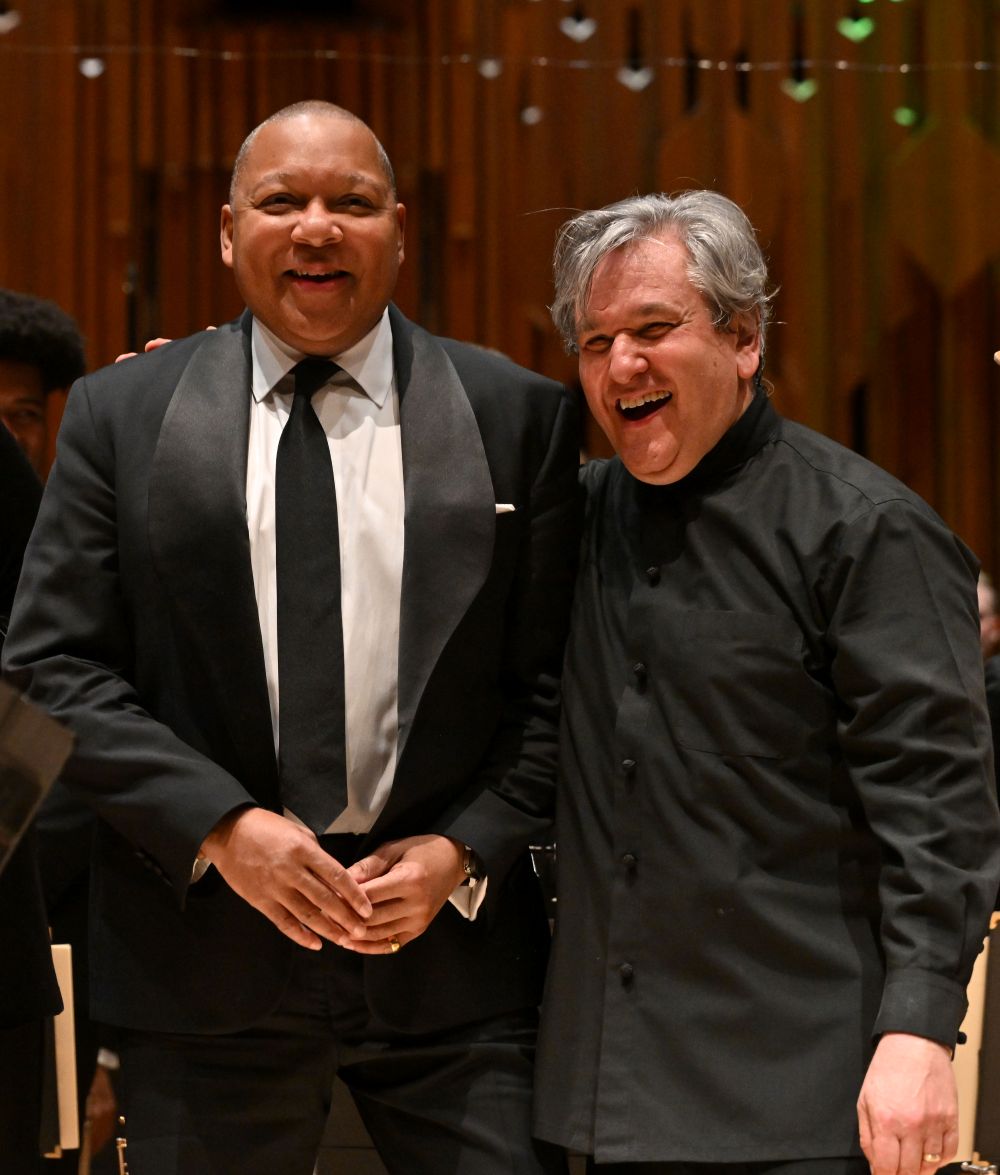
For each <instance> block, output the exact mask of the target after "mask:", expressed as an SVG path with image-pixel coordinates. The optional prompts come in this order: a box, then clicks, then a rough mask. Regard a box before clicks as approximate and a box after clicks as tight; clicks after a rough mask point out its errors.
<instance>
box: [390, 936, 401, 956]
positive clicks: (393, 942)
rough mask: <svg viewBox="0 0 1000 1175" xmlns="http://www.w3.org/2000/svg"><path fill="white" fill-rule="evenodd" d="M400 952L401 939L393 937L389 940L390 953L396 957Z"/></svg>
mask: <svg viewBox="0 0 1000 1175" xmlns="http://www.w3.org/2000/svg"><path fill="white" fill-rule="evenodd" d="M398 950H399V939H398V938H397V937H396V936H395V935H393V936H392V938H390V939H389V953H390V954H392V955H394V954H395V953H396V952H397V951H398Z"/></svg>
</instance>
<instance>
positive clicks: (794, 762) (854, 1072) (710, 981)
mask: <svg viewBox="0 0 1000 1175" xmlns="http://www.w3.org/2000/svg"><path fill="white" fill-rule="evenodd" d="M555 277H556V300H555V304H554V306H553V316H554V318H555V321H556V324H557V325H558V327H559V329H560V330H561V332H562V334H563V336H564V338H565V340H566V342H567V344H568V346H569V348H570V350H572V351H578V352H579V357H580V377H581V380H582V383H583V388H584V392H585V394H586V397H587V401H588V403H589V405H590V408H591V410H592V412H593V414H594V416H595V417H596V418H597V420H598V422H599V423H600V424H601V426H602V427H603V429H604V431H605V432H606V433H607V435H608V437H609V439H610V440H611V442H612V444H613V445H614V447H615V449H616V450H617V454H618V455H617V457H615V458H613V459H611V460H609V461H594V462H591V463H589V464H588V465H587V466H585V467H584V470H583V482H584V486H585V489H586V497H587V507H586V509H587V517H586V527H585V537H584V542H583V548H582V553H581V568H580V577H579V580H578V586H577V594H576V598H575V604H574V615H573V624H572V635H571V637H570V644H569V647H568V651H567V659H566V666H565V671H564V711H563V725H562V749H561V784H560V787H561V791H560V795H559V803H558V810H557V841H558V846H559V848H558V892H559V913H558V920H557V927H556V938H555V944H554V954H553V960H552V964H551V968H550V972H549V979H548V986H547V990H546V997H545V1002H544V1004H543V1009H544V1010H543V1027H542V1038H541V1042H540V1046H539V1066H538V1072H537V1093H536V1102H537V1109H536V1129H537V1132H538V1133H539V1135H540V1137H542V1138H545V1139H548V1140H551V1141H555V1142H559V1143H561V1144H562V1145H564V1146H568V1147H574V1148H576V1149H578V1150H581V1151H583V1152H584V1153H585V1154H587V1155H589V1156H590V1158H589V1164H590V1165H589V1169H590V1170H591V1171H594V1172H598V1173H600V1175H605V1173H607V1175H610V1173H611V1172H615V1173H624V1172H636V1173H637V1175H638V1173H640V1172H645V1173H647V1175H653V1173H654V1172H655V1173H657V1175H660V1173H664V1172H670V1173H671V1175H674V1173H676V1172H679V1171H688V1170H689V1169H690V1170H694V1169H697V1170H698V1171H705V1170H715V1169H716V1168H718V1170H719V1171H735V1170H737V1169H738V1170H739V1171H740V1173H741V1175H747V1173H749V1172H753V1173H754V1175H763V1173H765V1172H768V1173H769V1172H771V1171H772V1170H773V1171H777V1170H779V1169H780V1170H782V1171H783V1172H787V1173H790V1172H792V1171H793V1170H794V1172H795V1175H806V1173H808V1175H849V1173H853V1172H858V1173H860V1172H863V1171H866V1170H867V1167H868V1163H866V1162H865V1158H862V1153H863V1154H864V1156H866V1157H867V1159H868V1161H869V1162H870V1164H871V1167H872V1169H873V1170H874V1171H875V1173H876V1175H929V1173H930V1172H932V1171H933V1170H934V1169H935V1168H937V1167H938V1166H940V1165H941V1164H943V1163H945V1162H947V1161H948V1160H949V1159H950V1158H951V1157H952V1156H953V1155H954V1153H955V1150H956V1147H957V1114H956V1094H955V1085H954V1080H953V1077H952V1073H951V1068H950V1055H951V1051H952V1049H953V1047H954V1045H955V1043H956V1040H957V1039H958V1035H959V1024H960V1022H961V1020H962V1017H963V1013H964V1010H965V1006H966V1002H965V987H966V983H967V981H968V979H969V975H970V971H971V968H972V964H973V960H974V959H975V957H976V954H977V953H978V951H979V949H980V945H981V943H982V939H983V934H984V931H985V928H986V925H987V920H988V918H989V912H990V909H991V907H992V902H993V897H994V895H995V892H996V884H997V874H998V869H1000V835H998V834H1000V821H998V813H997V804H996V798H995V795H994V794H993V790H992V786H991V781H990V750H989V745H990V738H989V727H988V723H987V717H986V709H985V705H984V699H983V673H982V665H981V661H980V655H979V643H978V618H977V610H976V570H977V565H976V560H975V558H974V557H973V555H972V554H971V553H970V552H969V551H968V549H967V548H966V547H965V546H964V545H963V544H962V543H961V542H960V541H959V540H958V539H957V538H956V537H955V536H954V535H953V534H951V533H950V532H949V530H948V529H947V528H946V527H945V525H944V524H943V522H942V521H941V519H940V518H938V517H937V515H935V514H934V512H933V511H932V510H931V509H930V508H929V507H928V506H927V505H926V504H925V503H924V502H922V501H921V500H920V499H919V498H918V497H917V496H916V495H915V494H913V493H911V492H910V491H909V490H908V489H907V488H906V487H905V486H903V485H901V484H900V483H899V482H898V481H896V480H894V479H893V478H892V477H890V476H889V475H888V474H887V473H885V472H883V471H882V470H880V469H878V468H876V467H875V466H874V465H872V464H870V463H869V462H868V461H866V460H864V459H863V458H861V457H859V456H857V455H856V454H854V453H852V452H849V451H848V450H846V449H844V448H842V447H841V446H839V445H837V444H834V443H833V442H832V441H829V440H827V439H826V438H824V437H822V436H819V435H817V434H816V433H814V432H811V431H810V430H809V429H806V428H803V427H801V426H800V425H797V424H793V423H791V422H789V421H785V420H782V419H781V417H780V416H778V414H777V413H776V412H775V410H774V408H773V407H772V405H771V403H770V401H769V399H768V395H767V393H766V391H765V389H764V386H763V383H762V378H761V370H762V362H763V352H764V334H765V327H766V324H767V320H768V315H769V306H770V299H771V295H770V294H769V292H768V289H767V270H766V265H765V262H764V258H763V256H762V254H761V251H760V249H759V247H758V244H757V241H756V239H755V236H754V232H753V229H752V227H751V225H750V223H749V221H748V220H747V218H746V217H745V216H744V214H743V213H742V212H741V211H740V209H739V208H737V206H736V205H734V204H733V203H732V202H731V201H729V200H727V199H725V198H724V197H722V196H720V195H718V194H716V193H714V192H688V193H685V194H683V195H679V196H676V197H672V198H671V197H667V196H662V195H653V196H645V197H636V198H633V199H629V200H625V201H623V202H621V203H619V204H614V205H611V206H610V207H608V208H604V209H601V210H599V211H596V212H587V213H584V214H582V215H580V216H577V217H575V218H574V219H573V220H571V221H570V222H569V223H568V224H567V225H565V226H564V228H563V230H562V232H561V235H560V237H559V241H558V244H557V248H556V259H555ZM569 991H572V992H573V993H574V999H573V1001H572V1003H571V1002H570V1001H568V1000H566V999H565V998H560V996H561V994H562V993H566V992H569ZM859 1127H860V1129H859Z"/></svg>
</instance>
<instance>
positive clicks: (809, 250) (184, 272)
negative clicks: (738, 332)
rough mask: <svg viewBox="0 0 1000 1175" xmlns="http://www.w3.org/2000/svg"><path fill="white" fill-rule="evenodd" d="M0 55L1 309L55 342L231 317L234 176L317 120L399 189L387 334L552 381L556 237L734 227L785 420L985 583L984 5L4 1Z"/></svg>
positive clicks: (996, 239) (988, 44)
mask: <svg viewBox="0 0 1000 1175" xmlns="http://www.w3.org/2000/svg"><path fill="white" fill-rule="evenodd" d="M18 17H19V18H20V19H19V21H18ZM12 26H13V27H12ZM0 29H3V30H5V31H2V32H0V110H2V112H3V119H2V125H0V165H2V175H3V178H4V184H3V187H4V191H3V197H2V199H0V285H5V286H10V287H14V288H19V289H24V290H28V291H31V292H34V293H37V294H41V295H45V296H47V297H50V298H53V299H55V300H56V301H58V302H59V303H61V304H62V305H63V306H64V307H65V308H67V309H68V310H69V311H71V312H72V313H73V314H74V315H75V316H76V317H77V319H78V320H79V321H80V323H81V325H82V327H83V330H84V332H85V334H86V336H87V340H88V355H89V360H90V363H91V364H92V365H94V366H96V365H99V364H103V363H107V362H108V361H110V360H111V359H112V358H113V357H114V356H115V354H116V353H117V352H119V351H120V350H122V349H123V348H125V347H126V346H127V345H130V344H134V342H135V340H137V339H140V340H141V339H144V338H146V337H148V336H150V335H153V334H157V333H163V334H169V335H179V334H182V333H185V332H189V331H191V330H194V329H196V328H198V327H200V326H202V325H204V324H207V323H211V322H218V321H221V320H223V319H225V318H228V317H230V316H232V315H233V314H234V313H235V312H236V311H237V310H238V309H239V300H238V298H237V296H236V294H235V292H234V289H233V287H232V283H231V279H230V276H229V274H228V271H226V270H224V269H223V267H222V265H221V263H220V261H219V259H218V245H217V224H218V208H219V205H220V204H221V203H222V202H223V200H224V198H225V193H226V186H227V177H228V171H229V168H230V165H231V162H232V159H233V155H234V153H235V151H236V148H237V146H238V144H239V143H240V141H241V139H242V138H243V136H244V134H245V133H246V132H247V131H248V130H249V129H250V128H251V127H252V126H253V125H254V124H255V122H257V121H258V120H259V119H261V118H262V117H264V116H266V115H267V114H268V113H270V112H272V111H273V110H275V109H277V108H278V107H280V106H282V105H284V104H286V103H288V102H292V101H295V100H297V99H301V98H305V97H322V98H327V99H331V100H333V101H336V102H339V103H341V104H343V105H345V106H347V107H349V108H350V109H352V110H354V111H355V112H357V113H358V114H360V115H361V116H363V117H364V118H365V119H367V120H368V121H369V122H370V123H371V124H372V125H373V127H374V128H375V129H376V131H377V133H378V134H379V135H380V136H381V138H382V139H383V141H384V143H385V145H386V147H387V148H388V150H389V152H390V154H391V156H392V157H393V159H394V161H395V164H396V167H397V170H398V174H399V182H400V191H401V198H402V199H403V201H404V202H405V203H406V205H407V206H408V208H409V217H410V219H409V225H408V240H407V260H406V264H405V268H404V276H403V280H402V284H401V287H400V290H399V298H398V300H399V302H400V304H401V306H402V308H403V309H404V310H405V311H406V312H408V313H409V314H411V315H412V316H415V317H416V318H417V319H419V320H420V321H421V322H422V323H423V324H424V325H426V326H428V327H430V328H431V329H433V330H437V331H441V332H445V333H448V334H451V335H455V336H458V337H461V338H466V339H473V340H476V341H478V342H481V343H484V344H488V345H491V346H494V347H499V348H501V349H502V350H504V351H506V352H508V353H509V354H510V355H512V356H513V357H514V358H516V359H517V360H519V361H520V362H522V363H525V364H527V365H529V366H532V367H535V368H538V369H540V370H544V371H545V372H547V373H549V374H551V375H554V376H557V377H561V378H564V379H571V378H572V377H573V364H572V362H571V361H570V360H569V359H568V358H567V357H566V356H565V355H564V354H563V353H562V350H561V348H560V345H559V344H558V342H557V341H556V339H555V337H554V334H553V331H552V329H551V326H550V323H549V319H548V314H547V310H546V305H547V303H548V302H549V301H550V298H551V293H550V270H549V255H550V249H551V244H552V237H553V233H554V231H555V229H556V228H557V226H558V225H559V224H560V223H561V221H562V220H563V219H564V218H565V215H566V214H567V213H568V211H570V210H572V209H577V208H584V207H591V206H594V205H599V204H603V203H606V202H608V201H610V200H613V199H617V198H619V197H622V196H625V195H627V194H629V193H632V192H635V191H642V190H650V189H664V190H674V189H677V188H682V187H691V186H713V187H717V188H719V189H721V190H722V191H724V192H726V193H727V194H729V195H731V196H733V197H734V198H735V199H737V200H739V201H740V202H742V203H743V205H744V206H745V207H746V208H747V210H748V212H749V214H750V216H751V218H752V219H753V220H754V222H755V223H756V224H757V226H758V227H759V230H760V233H761V237H762V240H763V242H764V244H765V246H766V249H767V252H768V254H769V256H770V258H771V264H772V270H773V276H774V279H775V281H776V282H777V283H778V284H779V285H780V287H781V293H780V296H779V299H778V303H777V319H778V323H777V324H776V325H775V327H774V329H773V332H772V336H771V342H770V353H769V360H768V374H769V376H770V378H771V380H772V381H773V384H774V387H775V397H776V401H777V403H778V405H779V407H780V408H781V409H782V410H783V411H784V412H785V413H786V414H788V415H790V416H793V417H795V418H797V419H800V420H802V421H804V422H806V423H807V424H810V425H812V426H814V427H816V428H818V429H820V430H822V431H823V432H826V433H828V434H830V435H831V436H834V437H836V438H838V439H839V440H842V441H844V442H845V443H847V444H849V445H852V446H853V447H855V448H857V449H859V450H861V451H862V452H865V453H867V454H868V455H869V456H871V457H872V458H873V459H874V460H876V461H878V462H879V463H881V464H883V465H885V466H886V467H887V468H889V469H890V470H892V471H893V472H895V473H896V474H897V475H898V476H900V477H901V478H902V479H903V480H904V481H906V482H907V483H908V484H909V485H911V486H913V488H914V489H916V490H917V491H918V492H919V493H921V494H923V495H924V496H925V497H927V498H928V499H929V500H930V502H931V503H932V504H933V505H934V506H936V507H937V509H938V510H939V511H940V512H941V513H942V514H943V515H944V516H945V517H946V518H947V520H948V521H949V522H950V523H951V524H952V525H953V526H954V527H955V528H956V529H957V530H958V531H959V533H960V534H961V535H962V536H963V537H964V538H965V539H966V540H967V541H968V542H969V543H970V544H971V545H972V546H973V547H974V548H975V550H976V551H977V552H978V553H979V554H980V555H981V557H982V558H983V560H984V562H985V563H986V565H987V566H988V567H991V568H993V569H994V570H1000V485H998V473H997V460H996V449H997V443H998V429H1000V416H998V408H997V403H996V401H997V397H998V394H1000V368H997V367H995V366H994V365H993V363H992V358H991V356H992V353H993V351H994V350H996V349H997V347H998V346H1000V312H998V311H1000V306H998V289H1000V265H998V257H1000V154H998V146H1000V125H998V124H1000V103H998V98H1000V76H998V62H1000V3H997V0H869V2H867V3H865V2H864V0H857V2H854V0H634V2H627V0H584V2H582V3H574V2H567V0H353V2H349V0H340V2H337V0H271V2H267V3H265V2H261V0H7V2H6V3H0ZM57 399H58V398H57ZM58 408H59V405H58V403H56V404H55V405H54V411H56V412H57V411H58ZM591 444H592V446H593V447H594V448H595V449H597V448H598V447H599V445H600V439H599V438H596V437H594V438H592V439H591Z"/></svg>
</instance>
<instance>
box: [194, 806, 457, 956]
mask: <svg viewBox="0 0 1000 1175" xmlns="http://www.w3.org/2000/svg"><path fill="white" fill-rule="evenodd" d="M202 855H203V856H204V858H205V859H206V860H208V861H210V862H211V863H212V864H213V865H214V866H215V868H216V869H218V871H219V872H220V873H221V874H222V876H223V877H224V878H225V880H226V882H227V883H228V885H229V886H230V888H231V889H232V890H234V892H236V893H238V894H239V895H240V897H242V898H243V899H244V901H247V902H249V903H250V905H252V906H253V907H254V908H255V909H257V910H259V911H260V912H261V913H262V914H263V915H264V916H265V917H266V918H268V919H270V921H271V922H273V923H274V925H275V926H276V927H277V928H278V929H279V930H280V931H281V933H282V934H284V935H286V936H287V937H288V938H290V939H291V940H292V942H295V943H298V945H299V946H303V947H307V948H309V949H310V950H319V949H320V947H321V946H322V945H323V940H324V939H325V940H326V941H327V942H332V943H335V944H336V945H337V946H340V947H344V948H346V949H348V950H352V951H356V952H357V953H359V954H368V955H375V954H385V953H386V952H387V951H388V950H390V949H391V946H390V944H392V943H397V944H398V945H399V946H405V945H406V943H408V942H412V941H413V939H415V938H417V937H418V936H419V935H421V934H423V932H424V931H425V930H426V929H427V927H428V926H429V925H430V922H431V919H432V918H433V917H434V916H435V915H436V914H437V912H438V911H439V910H440V909H441V907H442V906H443V905H444V903H445V902H446V901H447V900H448V896H449V895H450V894H451V892H452V891H453V890H454V889H455V887H456V886H457V885H458V884H459V883H460V882H461V881H462V878H463V876H464V872H463V869H462V858H463V847H462V846H461V845H460V844H459V843H458V842H457V841H453V840H451V839H449V838H448V837H445V836H435V835H426V836H412V837H406V838H405V839H403V840H397V841H387V842H386V843H385V844H383V845H381V846H379V848H378V849H376V850H375V851H374V852H373V853H371V854H369V855H368V856H367V857H363V858H362V859H361V860H360V861H358V862H357V863H356V864H354V865H352V866H351V867H350V868H349V869H347V868H345V867H344V866H343V865H341V864H340V862H339V861H337V860H336V859H335V858H333V857H331V856H330V855H329V853H326V852H325V851H324V850H323V849H322V848H321V847H320V844H319V842H318V841H317V839H316V837H315V836H314V835H313V834H312V833H311V832H310V831H309V830H308V829H306V828H303V827H301V826H300V825H298V824H296V823H294V822H293V821H291V820H288V819H286V818H285V817H284V816H279V815H278V814H277V813H275V812H269V811H267V810H266V809H264V808H244V809H241V810H240V811H238V812H235V813H233V814H231V815H230V816H227V817H224V818H223V819H222V820H221V821H220V822H219V823H218V824H217V825H216V827H215V828H214V829H213V830H212V832H211V833H209V835H208V836H207V837H206V838H205V842H204V844H203V845H202ZM397 949H398V948H397Z"/></svg>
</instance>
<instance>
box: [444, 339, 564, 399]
mask: <svg viewBox="0 0 1000 1175" xmlns="http://www.w3.org/2000/svg"><path fill="white" fill-rule="evenodd" d="M437 341H438V343H440V345H441V346H442V348H443V349H444V351H445V353H446V354H447V356H448V358H449V359H450V360H451V361H452V363H453V364H454V366H455V370H456V371H457V372H458V374H459V378H460V379H461V380H462V383H463V384H465V386H466V387H473V388H478V387H480V386H481V387H483V388H486V389H491V390H501V391H503V392H504V393H505V394H506V395H509V396H511V397H514V396H517V395H526V394H530V395H534V396H541V397H543V398H544V397H555V398H557V399H558V398H561V397H563V396H565V395H566V389H565V387H564V386H563V385H562V384H561V383H559V382H557V381H556V380H554V379H549V378H548V376H545V375H539V374H538V372H536V371H530V370H529V369H528V368H527V367H522V366H521V365H520V364H518V363H515V362H514V361H513V359H509V358H508V357H507V356H506V355H503V354H501V353H500V352H499V351H491V350H489V349H488V348H486V347H480V346H477V345H476V344H474V343H462V342H459V341H458V340H457V339H448V338H438V339H437Z"/></svg>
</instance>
